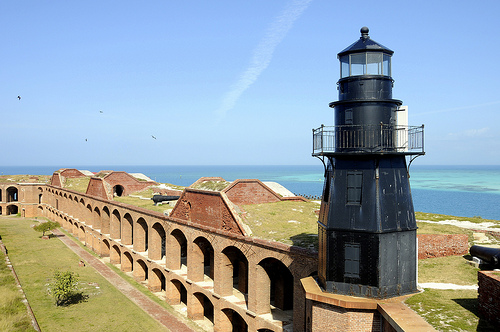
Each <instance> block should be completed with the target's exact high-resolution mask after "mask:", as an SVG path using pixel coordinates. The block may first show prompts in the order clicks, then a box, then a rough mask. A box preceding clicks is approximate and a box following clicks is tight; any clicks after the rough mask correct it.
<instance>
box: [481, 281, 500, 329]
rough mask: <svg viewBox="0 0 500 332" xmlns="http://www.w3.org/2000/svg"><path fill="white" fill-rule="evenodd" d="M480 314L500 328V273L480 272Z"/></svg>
mask: <svg viewBox="0 0 500 332" xmlns="http://www.w3.org/2000/svg"><path fill="white" fill-rule="evenodd" d="M477 279H478V285H479V288H478V306H479V314H480V315H481V316H482V317H484V318H485V319H487V320H489V321H491V322H492V323H493V324H495V325H496V326H499V327H500V300H499V299H500V272H497V271H479V272H478V275H477Z"/></svg>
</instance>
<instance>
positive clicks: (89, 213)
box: [83, 204, 94, 226]
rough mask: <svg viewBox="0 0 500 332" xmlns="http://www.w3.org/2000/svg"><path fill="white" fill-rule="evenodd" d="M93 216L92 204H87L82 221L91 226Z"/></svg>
mask: <svg viewBox="0 0 500 332" xmlns="http://www.w3.org/2000/svg"><path fill="white" fill-rule="evenodd" d="M93 218H94V216H93V215H92V206H90V204H87V208H86V209H85V219H84V220H83V221H85V223H86V224H87V225H89V226H92V225H93V224H92V219H93Z"/></svg>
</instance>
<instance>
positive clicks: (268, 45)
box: [215, 0, 312, 119]
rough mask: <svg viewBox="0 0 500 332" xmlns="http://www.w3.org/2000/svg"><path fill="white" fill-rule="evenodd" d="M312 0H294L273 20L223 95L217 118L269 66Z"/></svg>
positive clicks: (221, 116)
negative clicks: (248, 59)
mask: <svg viewBox="0 0 500 332" xmlns="http://www.w3.org/2000/svg"><path fill="white" fill-rule="evenodd" d="M311 1H312V0H295V1H293V2H292V3H290V4H289V5H288V6H287V7H286V8H285V10H284V11H283V12H282V13H281V14H280V15H279V16H278V17H277V18H276V19H275V20H274V22H273V23H272V24H271V26H270V27H269V29H268V31H267V34H266V36H265V37H264V39H262V41H261V42H260V44H259V45H257V47H256V48H255V49H254V51H253V56H252V61H251V62H250V66H249V67H248V68H247V70H245V72H243V74H242V75H241V76H240V78H239V79H238V81H237V82H236V83H235V84H234V85H233V87H232V88H231V90H230V91H229V92H228V93H227V94H226V95H225V96H224V99H223V100H222V105H221V106H220V107H219V109H217V110H216V112H215V113H216V115H217V116H218V118H219V119H220V118H223V117H224V116H225V115H226V113H227V112H228V111H229V110H230V109H232V108H233V107H234V105H235V104H236V102H237V101H238V99H239V98H240V96H241V95H242V94H243V92H245V90H246V89H248V88H249V87H250V85H252V84H253V83H254V82H255V81H256V80H257V78H258V77H259V75H260V74H261V73H262V72H263V71H264V70H265V69H266V68H267V66H269V63H270V62H271V59H272V57H273V53H274V50H275V49H276V46H278V44H279V43H280V42H281V41H282V40H283V38H285V36H286V34H287V33H288V31H289V30H290V29H291V28H292V26H293V23H294V22H295V21H296V20H297V19H298V18H299V17H300V15H301V14H302V13H303V12H304V10H306V9H307V7H308V6H309V3H311Z"/></svg>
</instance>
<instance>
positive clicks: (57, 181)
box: [50, 173, 62, 187]
mask: <svg viewBox="0 0 500 332" xmlns="http://www.w3.org/2000/svg"><path fill="white" fill-rule="evenodd" d="M50 184H51V185H52V186H54V187H62V181H61V175H60V174H59V173H54V174H52V178H51V179H50Z"/></svg>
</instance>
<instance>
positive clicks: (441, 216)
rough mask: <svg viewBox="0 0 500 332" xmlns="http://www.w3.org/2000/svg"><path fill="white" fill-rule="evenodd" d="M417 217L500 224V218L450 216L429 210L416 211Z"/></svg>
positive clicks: (419, 218) (420, 218)
mask: <svg viewBox="0 0 500 332" xmlns="http://www.w3.org/2000/svg"><path fill="white" fill-rule="evenodd" d="M415 217H416V218H417V219H418V220H429V221H443V220H458V221H470V222H473V223H476V224H479V223H483V222H492V223H497V224H498V226H500V221H499V220H491V219H483V218H481V217H472V218H470V217H456V216H448V215H445V214H437V213H427V212H415Z"/></svg>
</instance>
